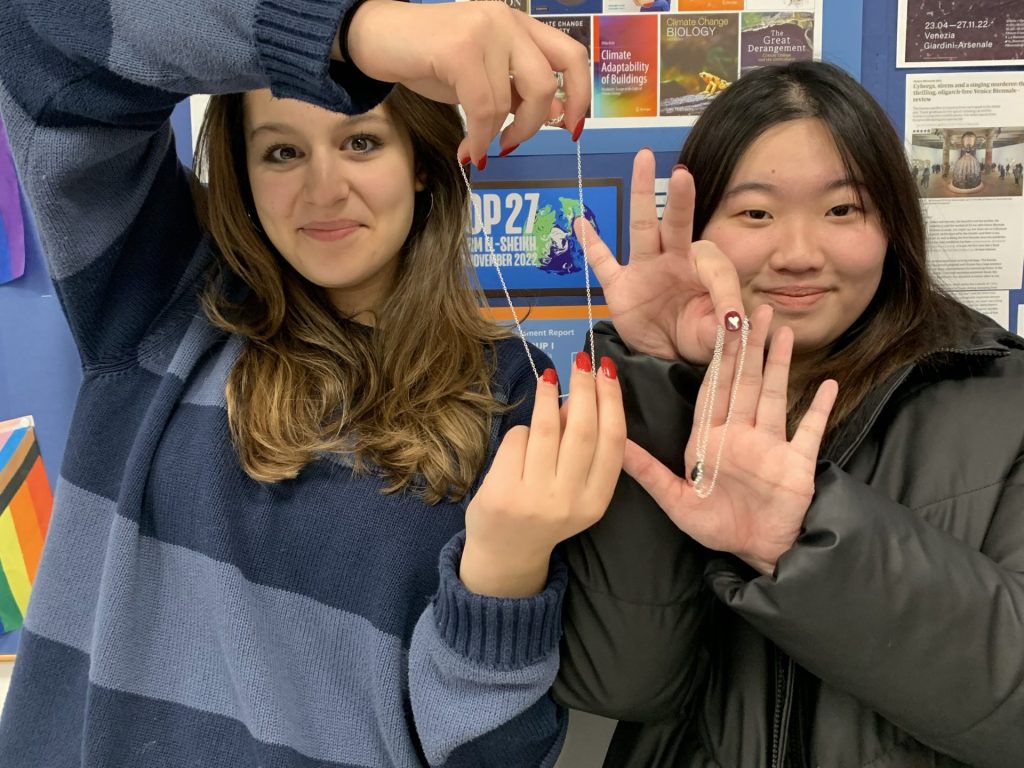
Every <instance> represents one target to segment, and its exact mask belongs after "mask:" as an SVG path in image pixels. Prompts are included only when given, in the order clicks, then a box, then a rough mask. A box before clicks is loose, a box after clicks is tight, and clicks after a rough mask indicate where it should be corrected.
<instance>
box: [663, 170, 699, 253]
mask: <svg viewBox="0 0 1024 768" xmlns="http://www.w3.org/2000/svg"><path fill="white" fill-rule="evenodd" d="M696 194H697V193H696V190H695V188H694V186H693V176H691V175H690V172H689V171H688V170H686V168H685V167H684V166H682V165H677V166H676V167H675V168H673V169H672V174H671V175H670V176H669V179H668V200H667V201H666V203H665V212H664V214H662V217H661V244H662V246H663V247H664V249H665V250H666V251H671V252H674V253H678V254H680V255H682V256H685V255H686V254H687V252H688V251H689V250H690V242H691V241H692V240H693V201H694V199H695V198H696Z"/></svg>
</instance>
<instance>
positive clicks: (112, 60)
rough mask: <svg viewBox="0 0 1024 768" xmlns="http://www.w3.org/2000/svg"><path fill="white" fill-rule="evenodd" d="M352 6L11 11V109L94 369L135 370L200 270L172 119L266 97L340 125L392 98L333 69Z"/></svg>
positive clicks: (22, 163) (0, 72) (141, 3)
mask: <svg viewBox="0 0 1024 768" xmlns="http://www.w3.org/2000/svg"><path fill="white" fill-rule="evenodd" d="M352 2H353V0H227V2H217V3H200V2H190V3H182V2H177V1H176V0H121V2H118V3H111V2H110V0H56V1H55V0H5V2H3V3H0V110H2V113H3V116H4V120H5V123H6V125H7V128H8V131H9V134H10V141H11V146H12V149H13V151H14V155H15V160H16V163H17V166H18V169H19V173H20V176H21V178H22V181H23V184H24V187H25V190H26V194H27V197H28V199H29V200H30V203H31V207H32V210H33V213H34V216H35V219H36V224H37V227H38V230H39V233H40V237H41V240H42V243H43V247H44V250H45V252H46V254H47V258H48V261H49V268H50V272H51V274H52V276H53V278H54V283H55V285H56V288H57V292H58V295H59V297H60V300H61V303H62V306H63V308H64V312H65V314H66V315H67V318H68V322H69V325H70V327H71V331H72V334H73V335H74V337H75V339H76V342H77V344H78V347H79V351H80V353H81V356H82V360H83V363H84V365H85V366H86V367H87V368H88V367H103V366H108V365H117V364H119V363H121V362H123V361H125V360H127V359H130V358H131V357H132V356H133V355H134V353H135V352H136V350H137V348H138V346H139V345H140V343H142V341H143V339H144V338H145V337H146V333H147V330H148V329H150V328H151V327H152V325H153V323H154V321H155V320H156V319H157V318H158V317H159V316H160V314H161V312H162V311H163V310H164V309H165V308H166V307H167V306H168V304H169V303H170V302H171V301H172V300H173V299H174V297H175V296H176V295H179V294H180V293H181V292H182V291H183V290H185V289H186V288H189V287H191V286H192V284H194V282H195V280H196V279H197V278H198V276H199V273H200V272H201V271H202V268H203V266H204V265H201V264H197V263H194V258H193V257H194V254H195V253H196V251H197V245H198V244H199V242H200V239H201V237H202V233H201V231H200V227H199V223H198V221H197V218H196V216H195V213H194V211H193V201H192V195H191V191H190V188H191V185H190V182H191V174H190V173H189V172H188V171H186V170H185V169H184V168H182V167H181V166H180V165H179V164H178V162H177V158H176V154H175V151H174V146H173V137H172V134H171V126H170V114H171V111H172V110H173V108H174V106H175V104H176V103H177V102H178V101H180V100H181V99H183V98H185V97H187V96H189V95H190V94H193V93H228V92H237V91H245V90H250V89H255V88H264V87H269V88H270V89H271V90H272V91H273V92H274V93H275V95H277V96H281V97H292V98H299V99H303V100H305V101H307V102H310V103H313V104H317V105H319V106H323V107H327V108H330V109H334V110H337V111H343V112H356V111H362V110H365V109H368V108H370V107H372V106H373V105H374V104H375V103H377V102H379V101H380V100H381V99H382V98H383V97H384V96H385V95H386V93H387V86H386V85H384V84H381V83H376V84H374V83H373V81H370V80H368V79H367V78H365V77H362V76H361V75H358V73H355V71H354V70H353V69H351V68H347V69H346V71H345V74H344V75H342V74H341V70H340V69H332V67H331V65H330V63H329V52H330V46H331V43H332V40H333V37H334V34H335V31H336V30H337V27H338V23H339V21H340V19H341V17H342V14H343V13H344V12H345V11H346V9H347V8H348V7H350V6H351V5H352ZM332 75H334V76H344V77H345V78H346V83H345V84H346V85H347V86H348V89H346V87H343V85H342V84H340V83H338V82H335V80H334V79H333V77H332Z"/></svg>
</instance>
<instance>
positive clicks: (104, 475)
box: [0, 0, 566, 768]
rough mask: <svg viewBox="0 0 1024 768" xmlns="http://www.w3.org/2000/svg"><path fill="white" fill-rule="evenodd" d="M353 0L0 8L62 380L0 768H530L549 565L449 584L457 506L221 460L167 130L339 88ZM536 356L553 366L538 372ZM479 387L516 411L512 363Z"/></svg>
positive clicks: (554, 730)
mask: <svg viewBox="0 0 1024 768" xmlns="http://www.w3.org/2000/svg"><path fill="white" fill-rule="evenodd" d="M349 5H351V0H334V1H330V2H329V1H325V0H228V1H227V2H217V3H199V2H191V3H186V2H181V1H180V0H118V1H117V2H111V0H60V2H57V1H56V0H4V2H3V3H0V110H2V112H3V117H4V120H5V122H6V124H7V127H8V129H9V132H10V136H11V143H12V146H13V149H14V151H15V157H16V160H17V163H18V166H19V172H20V174H21V177H22V180H23V182H24V185H25V187H26V190H27V194H28V197H29V199H30V200H31V203H32V206H33V209H34V213H35V216H36V221H37V225H38V227H39V230H40V235H41V237H42V241H43V245H44V248H45V250H46V252H47V255H48V259H49V263H50V270H51V273H52V275H53V278H54V282H55V285H56V286H57V290H58V292H59V296H60V300H61V302H62V305H63V307H64V310H65V313H66V315H67V318H68V322H69V324H70V326H71V330H72V333H73V335H74V337H75V339H76V341H77V344H78V347H79V350H80V353H81V357H82V365H83V373H84V377H83V384H82V388H81V391H80V394H79V399H78V403H77V407H76V411H75V416H74V421H73V424H72V428H71V435H70V438H69V442H68V445H67V449H66V453H65V461H64V466H63V467H62V468H61V473H60V479H59V482H58V488H57V496H56V502H55V510H54V516H53V522H52V527H51V530H50V534H49V539H48V542H47V545H46V549H45V552H44V556H43V563H42V566H41V569H40V574H39V578H38V580H37V582H36V585H35V588H34V593H33V597H32V603H31V607H30V609H29V613H28V617H27V620H26V625H25V632H24V636H23V641H22V645H21V648H20V649H19V654H18V663H17V665H16V668H15V672H14V678H13V680H12V683H11V690H10V693H9V696H8V699H7V704H6V708H5V711H4V714H3V718H2V720H0V765H2V766H4V768H63V767H65V766H82V767H83V768H84V767H86V766H88V767H89V768H116V767H118V766H126V767H127V766H130V767H131V768H148V767H150V766H161V767H168V768H171V767H174V768H176V767H177V766H203V767H204V768H209V767H216V766H232V767H234V766H274V767H275V768H276V767H277V766H286V767H288V768H292V767H294V768H300V767H301V768H311V767H312V766H323V767H325V768H326V767H327V766H337V767H340V766H419V765H423V764H425V763H429V764H431V765H445V766H502V768H513V767H514V766H537V765H551V764H553V762H554V760H555V757H556V755H557V752H558V749H559V747H560V744H561V741H562V738H563V737H564V729H565V714H564V712H563V711H561V710H560V709H559V708H557V707H556V705H555V704H554V703H553V701H552V700H551V698H550V696H549V695H548V689H549V687H550V685H551V682H552V680H553V679H554V675H555V672H556V669H557V665H558V639H559V634H560V612H561V601H562V594H563V592H564V589H565V582H566V576H565V572H564V569H562V568H560V567H556V568H554V569H553V570H552V575H551V578H550V581H549V584H548V586H547V588H546V589H545V591H544V592H542V593H541V594H540V595H537V596H536V597H533V598H528V599H522V600H503V599H494V598H484V597H481V596H478V595H473V594H471V593H469V592H467V591H466V590H465V588H464V587H463V586H462V585H461V583H460V582H459V580H458V576H457V574H458V560H459V556H460V552H461V544H462V538H461V531H462V529H463V516H464V511H465V508H464V503H461V504H460V503H442V504H439V505H436V506H426V505H424V504H423V503H422V502H421V501H420V500H419V499H418V497H417V496H415V495H414V494H411V493H409V494H391V495H384V494H382V493H381V489H382V486H383V483H382V480H381V478H380V477H378V476H376V475H374V474H373V473H369V474H365V475H360V476H353V474H352V472H351V471H350V466H349V465H348V464H347V463H346V462H345V460H344V458H343V457H340V458H339V457H328V458H323V459H321V460H319V461H317V462H315V463H314V464H312V465H310V466H309V467H307V468H306V469H305V470H304V471H303V472H302V473H301V475H300V476H299V478H298V479H296V480H291V481H284V482H279V483H275V484H262V483H258V482H255V481H253V480H251V479H250V478H248V477H247V476H246V475H245V473H244V472H243V471H242V470H241V468H240V466H239V463H238V459H237V457H236V454H235V451H234V448H233V446H232V444H231V441H230V437H229V432H228V426H227V414H226V411H225V404H224V384H225V380H226V377H227V374H228V371H229V370H230V368H231V365H232V364H233V361H234V360H235V359H236V357H237V355H238V352H239V350H240V347H241V342H240V340H239V339H237V338H234V337H231V336H228V335H226V334H224V333H222V332H220V331H218V330H216V329H214V328H213V327H212V326H211V325H210V324H209V322H208V321H207V320H206V318H205V317H204V316H203V314H202V312H201V311H200V309H199V306H198V300H197V287H198V286H199V285H200V283H201V281H202V279H203V276H204V274H205V273H206V271H207V268H208V266H209V263H210V260H211V259H212V258H213V256H212V252H211V248H210V243H209V240H208V239H207V238H206V237H205V236H204V235H203V233H202V232H201V230H200V228H199V225H198V223H197V221H196V219H195V216H194V214H193V207H192V199H191V196H190V188H189V178H188V172H187V171H185V170H184V169H182V168H181V167H180V166H179V164H178V162H177V160H176V158H175V155H174V151H173V140H172V136H171V131H170V126H169V116H170V112H171V110H172V108H173V106H174V104H175V103H176V102H177V101H179V100H180V99H181V98H183V97H184V96H186V95H188V94H190V93H211V92H212V93H218V92H230V91H240V90H247V89H252V88H259V87H268V86H269V87H271V88H272V89H273V91H274V92H275V94H276V95H278V96H287V97H294V98H301V99H304V100H306V101H308V102H311V103H314V104H318V105H321V106H324V107H328V108H332V109H336V110H340V111H347V112H354V111H359V110H363V109H367V108H369V107H371V106H373V104H374V103H376V102H378V101H379V100H380V99H382V98H383V96H384V95H385V93H386V91H385V89H384V88H383V87H382V86H380V85H379V84H374V83H372V82H366V81H361V82H359V81H355V80H351V79H350V80H348V81H346V82H344V83H339V82H335V81H334V80H332V79H331V78H330V75H329V72H328V65H327V61H328V51H329V47H330V43H331V40H332V38H333V36H334V31H335V30H336V29H337V25H338V21H339V19H340V17H341V15H342V13H343V12H344V11H345V10H346V9H347V7H348V6H349ZM536 354H537V355H538V356H540V359H539V360H538V362H539V363H540V364H541V365H542V366H543V365H545V364H546V363H547V361H546V360H545V359H544V358H543V356H542V355H541V353H539V352H536ZM497 357H498V359H497V363H498V364H497V372H496V374H495V379H494V392H495V394H496V395H497V396H499V398H502V399H504V400H506V401H508V402H510V403H520V405H518V406H517V407H515V408H514V409H512V410H511V411H510V412H509V413H507V414H506V415H505V416H503V417H501V418H497V419H496V420H495V423H494V427H493V429H492V433H491V445H490V450H491V454H492V455H493V451H494V450H495V449H496V447H497V444H498V442H499V441H500V439H501V437H502V435H503V434H504V432H505V431H506V430H507V429H508V428H509V427H510V426H511V425H513V424H516V423H525V422H526V421H527V420H528V417H529V408H530V403H531V402H532V395H533V391H534V380H533V375H532V372H531V369H530V366H529V364H528V361H527V360H526V357H525V354H524V351H523V348H522V345H521V344H519V343H518V342H516V341H508V342H503V343H500V344H499V345H498V347H497Z"/></svg>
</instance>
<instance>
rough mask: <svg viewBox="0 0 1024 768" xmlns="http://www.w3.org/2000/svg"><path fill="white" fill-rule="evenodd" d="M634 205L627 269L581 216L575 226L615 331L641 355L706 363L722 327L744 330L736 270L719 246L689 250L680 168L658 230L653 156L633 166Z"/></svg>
mask: <svg viewBox="0 0 1024 768" xmlns="http://www.w3.org/2000/svg"><path fill="white" fill-rule="evenodd" d="M629 199H630V203H629V205H630V215H629V240H630V254H629V262H628V263H627V264H626V266H621V265H619V264H618V262H616V261H615V258H614V256H612V253H611V251H609V250H608V248H607V246H605V244H604V243H603V242H602V241H601V239H600V237H599V236H598V235H597V233H596V232H595V231H594V228H593V227H591V226H590V223H589V222H587V221H586V220H585V219H584V218H583V217H582V216H578V217H577V218H576V222H575V225H574V226H575V228H576V236H577V237H578V238H581V239H582V238H584V237H585V238H586V242H587V255H588V257H589V259H590V263H591V266H593V268H594V274H595V275H596V276H597V279H598V280H599V281H600V283H601V287H602V288H603V289H604V296H605V301H607V303H608V309H609V310H610V311H611V314H612V319H613V320H614V321H615V329H616V331H618V333H619V335H620V336H621V337H622V339H623V341H625V342H626V344H627V345H628V346H629V347H630V348H631V349H633V350H636V351H637V352H643V353H645V354H648V355H654V356H655V357H661V358H664V359H666V360H675V359H677V358H682V359H684V360H688V361H690V362H692V363H706V362H707V361H708V360H710V359H711V353H712V351H713V349H714V346H715V329H716V328H717V327H718V325H720V324H725V326H726V328H727V329H728V330H731V331H736V330H739V322H740V320H741V318H742V316H743V300H742V297H741V295H740V284H739V278H738V276H737V274H736V268H735V267H734V266H733V264H732V262H731V261H729V259H728V258H726V256H725V255H724V254H723V253H722V252H721V251H720V250H718V247H717V246H715V244H714V243H711V242H708V241H705V240H702V241H698V242H691V241H692V239H693V201H694V187H693V177H692V176H690V174H689V173H688V172H687V171H686V169H685V168H683V167H682V166H676V168H675V169H674V170H673V171H672V176H671V178H670V180H669V192H668V203H667V205H666V206H665V212H664V216H663V217H662V220H661V221H660V222H659V221H658V216H657V210H656V206H655V202H654V153H652V152H651V151H650V150H648V149H643V150H640V152H638V153H637V155H636V158H635V159H634V160H633V179H632V182H631V184H630V198H629ZM730 321H731V322H730ZM730 335H732V334H730Z"/></svg>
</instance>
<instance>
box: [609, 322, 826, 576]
mask: <svg viewBox="0 0 1024 768" xmlns="http://www.w3.org/2000/svg"><path fill="white" fill-rule="evenodd" d="M771 320H772V309H771V308H770V307H768V306H767V305H762V306H760V307H758V308H757V309H756V310H755V311H754V313H753V315H752V317H751V329H750V337H749V341H748V344H747V349H746V355H745V363H744V365H743V368H742V371H741V373H740V377H739V380H738V382H734V375H733V374H734V371H735V369H736V365H737V362H738V360H739V354H738V353H739V350H740V341H739V339H736V338H733V339H731V340H730V341H729V342H728V343H727V344H726V346H725V351H724V354H723V357H722V364H721V369H720V371H719V374H718V376H717V386H716V388H715V390H714V391H712V388H711V381H712V377H711V376H710V369H709V375H707V376H705V378H704V383H703V385H702V386H701V390H700V394H699V396H698V400H697V407H696V410H695V413H696V416H695V420H696V419H699V418H700V414H702V413H703V412H704V404H705V403H706V401H707V399H708V398H712V401H711V407H710V409H709V423H708V424H709V431H708V440H707V445H708V447H707V454H706V455H707V459H706V464H705V466H704V467H702V471H703V475H704V476H703V479H702V482H703V483H705V484H706V483H709V482H713V483H714V487H713V491H712V492H711V493H710V494H709V495H708V496H707V498H701V497H700V495H698V493H697V489H696V487H695V485H694V483H693V482H692V481H691V479H690V478H688V477H687V478H680V477H677V476H676V475H674V474H673V473H672V472H671V471H670V470H669V469H667V468H666V467H665V466H664V465H663V464H661V463H660V462H658V461H657V460H656V459H654V458H653V457H652V456H651V455H650V454H649V453H648V452H647V451H646V450H644V449H643V448H641V447H640V446H638V445H636V444H635V443H633V442H629V443H627V447H626V453H625V459H624V463H623V467H624V469H625V470H626V472H627V473H628V474H629V475H630V476H632V477H633V478H634V479H635V480H636V481H637V482H638V483H640V484H641V485H642V486H643V487H644V489H645V490H646V491H647V492H648V493H649V494H650V495H651V497H652V498H654V500H655V501H656V502H657V503H658V505H659V506H660V507H661V508H662V509H663V510H664V511H665V512H666V513H667V514H668V516H669V517H670V518H671V519H672V521H673V522H674V523H675V524H676V525H677V526H678V527H679V528H680V529H681V530H682V531H684V532H685V533H687V534H688V535H690V536H691V537H692V538H693V539H695V540H696V541H698V542H700V543H701V544H703V545H704V546H705V547H708V548H709V549H713V550H717V551H720V552H731V553H732V554H735V555H737V556H738V557H740V558H741V559H742V560H744V561H745V562H747V563H748V564H749V565H751V566H752V567H753V568H755V569H756V570H757V571H759V572H760V573H762V574H771V573H772V572H773V571H774V569H775V564H776V562H777V561H778V558H779V556H780V555H781V554H782V553H783V552H785V551H786V550H788V549H789V548H790V547H791V546H792V545H793V542H794V541H796V537H797V535H798V534H799V533H800V528H801V526H802V524H803V520H804V516H805V514H806V513H807V508H808V507H809V506H810V503H811V498H812V496H813V494H814V473H815V466H816V463H817V458H818V450H819V448H820V446H821V439H822V436H823V435H824V432H825V424H826V422H827V420H828V416H829V413H830V412H831V410H832V406H833V404H834V403H835V399H836V395H837V393H838V391H839V390H838V385H837V384H836V382H835V381H833V380H827V381H825V382H823V383H822V384H821V386H820V387H819V388H818V391H817V393H816V395H815V397H814V400H813V402H812V403H811V406H810V408H809V409H808V410H807V412H806V413H805V414H804V416H803V418H802V419H801V421H800V424H799V426H798V427H797V429H796V433H795V434H794V435H793V438H792V439H791V440H790V439H788V438H787V435H786V404H787V390H788V386H789V365H790V358H791V356H792V352H793V332H792V331H791V330H790V329H789V328H787V327H785V326H782V327H780V328H779V329H778V330H777V331H776V332H775V333H774V335H773V337H772V340H771V346H770V348H769V350H768V357H767V359H765V358H764V350H765V343H766V339H767V336H768V328H769V326H770V325H771ZM762 360H765V362H764V365H763V367H762V365H761V361H762ZM734 383H735V388H736V391H735V392H734V393H733V392H732V389H733V386H734ZM730 399H732V408H731V409H730V407H729V402H730ZM730 411H731V412H730ZM698 433H699V428H698V425H697V424H696V423H695V425H694V429H693V431H692V433H691V437H690V440H689V443H688V445H687V447H686V467H687V470H688V471H689V470H690V468H692V467H693V466H694V465H695V463H696V461H697V452H698V446H697V440H698ZM723 440H724V445H723V446H722V450H721V453H720V454H719V446H720V445H722V441H723ZM719 456H720V462H719ZM711 478H714V479H713V480H712V479H711Z"/></svg>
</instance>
